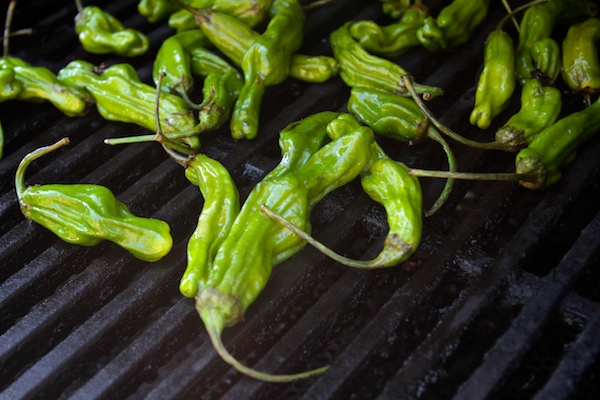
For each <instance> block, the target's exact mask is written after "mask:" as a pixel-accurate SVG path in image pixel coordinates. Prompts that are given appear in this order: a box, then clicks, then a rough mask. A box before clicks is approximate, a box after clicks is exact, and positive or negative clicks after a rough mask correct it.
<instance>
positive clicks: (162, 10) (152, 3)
mask: <svg viewBox="0 0 600 400" xmlns="http://www.w3.org/2000/svg"><path fill="white" fill-rule="evenodd" d="M178 10H179V7H177V6H176V5H175V4H173V2H172V1H171V0H140V2H139V3H138V12H139V13H140V14H141V15H143V16H144V17H146V19H147V20H148V22H152V23H154V22H158V21H160V20H161V19H164V18H166V17H168V16H169V15H171V14H173V13H174V12H175V11H178Z"/></svg>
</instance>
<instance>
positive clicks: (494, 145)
mask: <svg viewBox="0 0 600 400" xmlns="http://www.w3.org/2000/svg"><path fill="white" fill-rule="evenodd" d="M402 82H403V84H404V86H405V87H406V88H407V89H408V91H409V92H410V95H411V97H412V98H413V100H414V101H415V102H416V103H417V105H418V106H419V109H420V110H421V112H422V113H423V115H424V116H426V117H427V119H429V120H430V121H431V123H432V124H433V125H434V126H435V127H436V128H437V129H438V130H439V131H440V132H442V133H443V134H445V135H446V136H449V137H450V138H452V139H454V140H456V141H457V142H459V143H461V144H464V145H466V146H470V147H474V148H477V149H486V150H503V151H511V152H513V151H516V150H518V149H516V148H514V147H513V146H512V145H510V144H508V143H503V142H498V141H493V142H487V143H482V142H477V141H475V140H470V139H467V138H465V137H464V136H461V135H459V134H458V133H456V132H454V131H453V130H452V129H450V128H448V127H447V126H446V125H444V124H442V123H441V122H440V121H439V120H438V119H437V118H435V116H434V115H433V114H432V113H431V111H430V110H429V109H428V108H427V106H426V105H425V103H424V102H423V100H422V99H421V97H420V96H419V94H418V93H417V91H416V90H415V88H414V86H413V82H412V78H411V77H410V76H409V75H404V76H403V77H402Z"/></svg>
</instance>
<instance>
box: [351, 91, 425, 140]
mask: <svg viewBox="0 0 600 400" xmlns="http://www.w3.org/2000/svg"><path fill="white" fill-rule="evenodd" d="M348 111H350V113H351V114H353V115H354V116H355V117H356V118H358V119H359V120H360V121H361V122H362V123H364V124H365V125H367V126H368V127H370V128H371V129H373V131H375V132H376V133H378V134H380V135H383V136H386V137H389V138H392V139H398V140H402V141H411V142H416V141H419V140H421V139H422V138H423V137H424V136H425V135H426V133H427V130H428V129H429V127H430V123H429V120H428V119H427V118H426V117H425V116H424V115H423V113H422V112H421V110H420V109H419V106H418V105H417V104H416V103H415V102H414V100H413V99H412V98H410V97H404V96H398V95H396V94H392V93H388V92H381V91H377V90H373V89H365V88H361V87H354V88H352V90H351V91H350V98H349V99H348Z"/></svg>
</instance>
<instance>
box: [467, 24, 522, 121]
mask: <svg viewBox="0 0 600 400" xmlns="http://www.w3.org/2000/svg"><path fill="white" fill-rule="evenodd" d="M515 86H516V78H515V69H514V49H513V42H512V39H511V38H510V36H509V35H508V33H506V32H504V31H501V30H494V31H492V32H491V33H490V34H489V35H488V37H487V40H486V42H485V48H484V60H483V72H482V73H481V75H480V76H479V80H478V82H477V90H476V92H475V105H474V108H473V111H472V112H471V115H470V117H469V122H470V123H471V125H477V126H478V127H479V128H481V129H486V128H488V127H489V126H490V124H491V123H492V119H494V118H495V117H496V116H497V115H498V114H500V112H502V111H503V110H504V109H505V108H506V107H507V106H508V104H509V102H510V99H511V97H512V94H513V91H514V90H515Z"/></svg>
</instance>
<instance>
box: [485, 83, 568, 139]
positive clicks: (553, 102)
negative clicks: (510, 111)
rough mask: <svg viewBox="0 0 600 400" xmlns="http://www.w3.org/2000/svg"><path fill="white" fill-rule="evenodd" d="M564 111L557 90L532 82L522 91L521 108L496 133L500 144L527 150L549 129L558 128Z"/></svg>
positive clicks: (560, 94)
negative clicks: (553, 126)
mask: <svg viewBox="0 0 600 400" xmlns="http://www.w3.org/2000/svg"><path fill="white" fill-rule="evenodd" d="M561 109H562V93H561V92H560V90H558V89H557V88H555V87H553V86H547V85H543V84H542V83H541V82H540V81H539V80H538V79H535V78H532V79H529V80H528V81H527V82H526V83H525V85H523V88H522V89H521V108H520V109H519V111H518V112H517V113H515V114H514V115H512V116H511V117H510V118H509V119H508V121H506V123H505V124H504V125H503V126H502V127H500V128H499V129H498V130H497V131H496V140H497V141H500V142H511V143H514V146H515V147H522V146H526V145H527V144H528V143H531V141H532V140H533V138H534V137H535V136H536V135H537V134H538V133H540V132H541V131H542V130H544V129H545V128H547V127H549V126H550V125H552V124H554V123H555V122H556V120H557V119H558V116H559V115H560V112H561Z"/></svg>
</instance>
